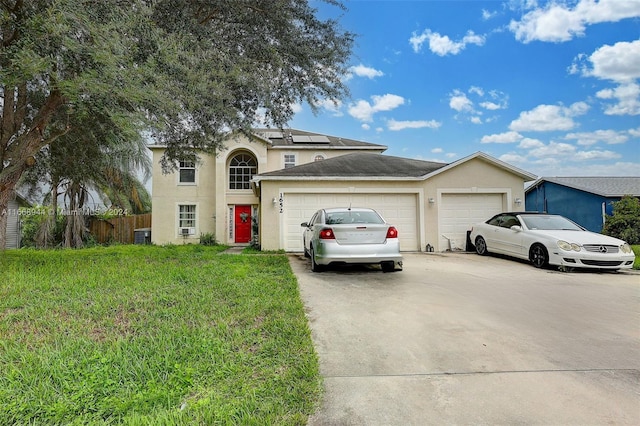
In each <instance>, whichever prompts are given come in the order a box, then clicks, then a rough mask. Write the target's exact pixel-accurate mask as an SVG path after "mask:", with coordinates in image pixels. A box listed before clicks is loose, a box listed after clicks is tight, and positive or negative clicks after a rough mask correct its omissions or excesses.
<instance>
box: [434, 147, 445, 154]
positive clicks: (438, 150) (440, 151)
mask: <svg viewBox="0 0 640 426" xmlns="http://www.w3.org/2000/svg"><path fill="white" fill-rule="evenodd" d="M431 152H432V153H434V154H440V153H442V152H444V150H443V149H442V148H433V149H432V150H431Z"/></svg>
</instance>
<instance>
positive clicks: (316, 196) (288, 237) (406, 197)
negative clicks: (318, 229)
mask: <svg viewBox="0 0 640 426" xmlns="http://www.w3.org/2000/svg"><path fill="white" fill-rule="evenodd" d="M416 198H417V197H416V194H355V193H349V194H335V193H328V194H323V193H312V194H298V193H285V194H283V199H284V200H283V201H284V205H283V213H282V214H283V215H284V216H283V222H282V225H283V232H284V235H283V238H284V248H285V250H286V251H289V252H300V251H302V250H303V248H302V227H300V223H302V222H306V221H308V220H309V219H311V216H312V215H313V213H315V212H316V211H317V210H318V209H321V208H329V207H348V206H350V205H351V206H353V207H371V208H373V209H375V210H376V211H377V212H378V213H380V214H381V215H382V217H384V218H385V220H386V221H387V222H389V223H391V224H392V225H394V226H396V228H398V233H399V234H400V249H401V250H403V251H414V250H418V244H419V241H418V220H417V201H416Z"/></svg>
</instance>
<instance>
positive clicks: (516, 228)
mask: <svg viewBox="0 0 640 426" xmlns="http://www.w3.org/2000/svg"><path fill="white" fill-rule="evenodd" d="M511 230H512V231H516V232H521V231H522V226H520V225H513V226H512V227H511Z"/></svg>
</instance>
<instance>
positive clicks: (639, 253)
mask: <svg viewBox="0 0 640 426" xmlns="http://www.w3.org/2000/svg"><path fill="white" fill-rule="evenodd" d="M631 248H632V249H633V252H634V253H635V255H636V260H635V261H634V262H633V269H640V245H638V246H631Z"/></svg>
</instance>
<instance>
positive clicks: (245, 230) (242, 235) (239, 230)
mask: <svg viewBox="0 0 640 426" xmlns="http://www.w3.org/2000/svg"><path fill="white" fill-rule="evenodd" d="M235 224H236V225H235V228H236V229H235V231H236V241H235V242H236V243H248V242H249V241H251V206H236V213H235Z"/></svg>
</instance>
